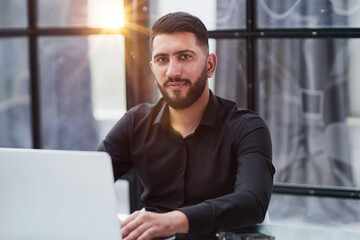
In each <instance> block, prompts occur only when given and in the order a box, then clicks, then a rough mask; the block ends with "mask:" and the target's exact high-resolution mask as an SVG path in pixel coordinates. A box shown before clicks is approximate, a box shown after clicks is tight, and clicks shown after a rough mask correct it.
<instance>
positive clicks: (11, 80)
mask: <svg viewBox="0 0 360 240" xmlns="http://www.w3.org/2000/svg"><path fill="white" fill-rule="evenodd" d="M31 4H37V5H36V6H33V5H32V6H29V5H28V2H27V1H25V0H22V1H21V0H16V1H13V0H11V1H10V0H5V1H1V2H0V34H2V35H0V53H1V55H0V70H1V72H2V75H1V77H0V125H1V126H2V127H1V130H0V133H1V134H0V147H5V146H6V147H27V148H32V147H34V146H37V147H40V148H50V149H76V150H96V148H97V146H98V144H99V142H100V141H101V139H103V138H104V136H105V134H106V133H107V132H108V131H109V129H110V128H111V127H112V126H113V125H114V123H115V122H116V121H117V120H118V119H119V118H120V117H121V116H122V114H124V112H125V110H126V93H125V89H126V88H125V86H126V85H125V40H124V36H123V35H121V34H108V32H107V29H112V31H113V32H116V29H120V28H121V27H123V25H124V10H123V9H124V7H123V1H122V0H106V1H101V4H100V2H99V1H96V0H65V1H63V0H61V1H45V0H39V1H35V2H31ZM28 8H31V9H34V8H36V9H37V11H35V12H36V13H37V15H34V16H28V15H27V13H28ZM30 18H31V21H32V22H33V25H32V26H31V28H32V29H31V35H30V32H29V31H28V28H29V26H28V25H29V24H28V22H29V21H30V20H29V19H30ZM92 28H101V29H103V31H101V30H99V31H97V32H96V34H95V35H94V34H91V32H90V31H89V30H91V29H92ZM74 29H76V31H74ZM1 30H2V31H3V32H2V33H1ZM19 36H20V37H19ZM30 41H31V42H32V43H35V44H31V48H32V49H29V44H28V43H29V42H30ZM28 53H31V55H30V56H29V54H28ZM29 59H30V60H31V61H30V62H29ZM30 76H31V77H30ZM30 86H31V87H30ZM32 94H35V95H36V96H32ZM33 97H36V98H33ZM34 99H35V100H34ZM33 100H34V101H33ZM36 100H38V102H36ZM37 115H38V116H37ZM34 121H38V122H36V124H35V125H34ZM36 125H37V126H38V128H37V127H34V126H36ZM36 135H39V136H40V137H36ZM34 139H37V140H36V141H38V142H36V143H35V142H34Z"/></svg>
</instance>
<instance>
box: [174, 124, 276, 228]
mask: <svg viewBox="0 0 360 240" xmlns="http://www.w3.org/2000/svg"><path fill="white" fill-rule="evenodd" d="M249 123H250V124H249V125H247V126H246V127H245V128H246V129H247V132H246V133H240V134H239V135H238V143H237V147H236V150H235V151H236V154H237V159H236V161H237V173H236V182H235V185H234V192H233V193H230V194H228V195H224V196H221V197H218V198H214V199H209V200H206V201H204V202H202V203H199V204H196V205H193V206H187V207H182V208H179V210H180V211H182V212H183V213H184V214H185V215H186V216H187V218H188V220H189V225H190V226H189V232H190V233H193V232H199V231H215V230H217V229H219V228H225V229H226V228H228V227H235V226H236V227H244V226H247V225H252V224H256V223H260V222H262V221H263V220H264V218H265V215H266V211H267V208H268V205H269V201H270V197H271V193H272V186H273V175H274V173H275V168H274V166H273V165H272V152H271V151H272V150H271V138H270V134H269V131H268V129H267V127H266V125H265V123H264V122H263V121H262V119H261V118H256V119H253V120H252V121H250V122H249ZM242 129H244V128H242ZM241 131H243V130H241Z"/></svg>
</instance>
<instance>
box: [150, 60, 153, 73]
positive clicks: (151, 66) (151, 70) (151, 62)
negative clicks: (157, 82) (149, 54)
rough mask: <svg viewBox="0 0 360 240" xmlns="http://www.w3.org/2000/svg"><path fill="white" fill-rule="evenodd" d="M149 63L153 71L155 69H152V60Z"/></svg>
mask: <svg viewBox="0 0 360 240" xmlns="http://www.w3.org/2000/svg"><path fill="white" fill-rule="evenodd" d="M149 65H150V68H151V71H152V70H153V69H152V61H150V62H149Z"/></svg>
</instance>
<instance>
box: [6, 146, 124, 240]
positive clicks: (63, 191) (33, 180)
mask: <svg viewBox="0 0 360 240" xmlns="http://www.w3.org/2000/svg"><path fill="white" fill-rule="evenodd" d="M0 189H1V193H0V213H1V214H0V239H37V240H38V239H62V240H63V239H76V240H78V239H87V240H91V239H94V240H95V239H97V240H98V239H109V240H112V239H114V240H115V239H117V240H118V239H121V234H120V224H119V221H118V219H117V216H116V199H115V192H114V182H113V173H112V166H111V160H110V157H109V156H108V155H107V154H106V153H103V152H86V151H61V150H34V149H9V148H0Z"/></svg>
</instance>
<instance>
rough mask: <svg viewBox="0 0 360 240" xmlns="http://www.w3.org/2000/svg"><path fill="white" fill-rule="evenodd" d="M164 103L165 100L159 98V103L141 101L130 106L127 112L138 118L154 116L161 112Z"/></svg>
mask: <svg viewBox="0 0 360 240" xmlns="http://www.w3.org/2000/svg"><path fill="white" fill-rule="evenodd" d="M163 104H164V103H163V100H159V101H158V102H157V103H141V104H138V105H136V106H134V107H132V108H130V109H129V110H128V111H127V113H126V114H127V115H131V117H132V118H136V119H138V120H139V119H144V118H149V117H150V118H153V117H154V116H156V115H157V114H158V113H159V111H160V110H161V108H162V106H163Z"/></svg>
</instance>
